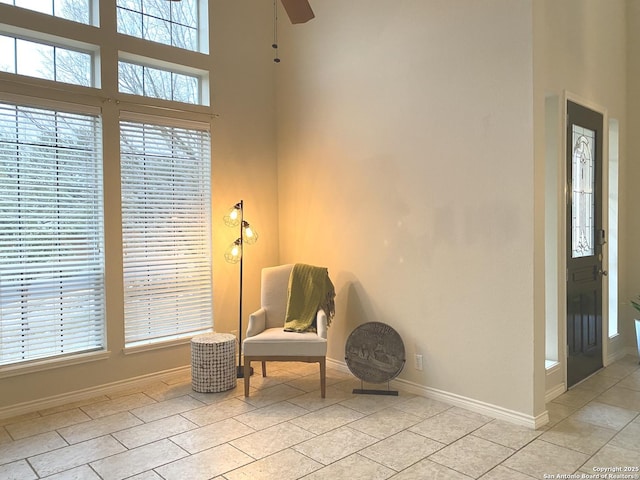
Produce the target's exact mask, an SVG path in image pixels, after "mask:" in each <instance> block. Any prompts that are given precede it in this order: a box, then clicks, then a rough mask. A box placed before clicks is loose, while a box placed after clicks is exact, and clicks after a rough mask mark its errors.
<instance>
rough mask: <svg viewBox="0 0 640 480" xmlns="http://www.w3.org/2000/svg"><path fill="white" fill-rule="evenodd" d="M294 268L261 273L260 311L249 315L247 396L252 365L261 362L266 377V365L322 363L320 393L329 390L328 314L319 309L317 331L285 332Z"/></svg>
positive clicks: (246, 357)
mask: <svg viewBox="0 0 640 480" xmlns="http://www.w3.org/2000/svg"><path fill="white" fill-rule="evenodd" d="M292 270H293V265H281V266H278V267H269V268H264V269H263V270H262V278H261V292H260V305H261V308H260V309H259V310H258V311H256V312H255V313H253V314H251V315H250V316H249V325H248V327H247V336H246V338H245V340H244V341H243V342H242V350H243V353H244V396H245V397H248V396H249V382H250V378H251V374H250V372H251V362H257V361H259V362H262V376H263V377H266V376H267V370H266V362H267V361H277V362H310V363H315V362H317V363H319V364H320V394H321V396H322V398H324V397H325V391H326V356H327V314H326V313H325V312H324V310H322V309H320V310H318V313H317V316H316V329H317V332H304V333H297V332H286V331H284V321H285V314H286V309H287V291H288V287H289V277H290V275H291V271H292Z"/></svg>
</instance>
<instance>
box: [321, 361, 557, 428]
mask: <svg viewBox="0 0 640 480" xmlns="http://www.w3.org/2000/svg"><path fill="white" fill-rule="evenodd" d="M327 363H328V364H330V365H331V366H332V367H334V368H336V369H338V370H341V371H344V372H349V368H348V367H347V366H346V364H345V363H344V362H339V361H337V360H332V359H329V358H327ZM391 384H392V385H393V386H394V388H398V389H401V390H404V391H406V392H409V393H413V394H415V395H420V396H422V397H427V398H432V399H434V400H439V401H441V402H444V403H448V404H450V405H453V406H456V407H461V408H465V409H467V410H471V411H473V412H476V413H480V414H482V415H487V416H489V417H493V418H497V419H499V420H504V421H507V422H510V423H514V424H516V425H521V426H524V427H528V428H533V429H536V428H540V427H542V426H543V425H545V424H547V423H548V422H549V414H548V412H547V411H546V410H545V411H544V412H543V413H542V414H540V415H538V416H537V417H533V416H531V415H526V414H523V413H520V412H516V411H514V410H509V409H507V408H503V407H500V406H498V405H493V404H490V403H486V402H481V401H479V400H475V399H473V398H469V397H464V396H462V395H457V394H455V393H451V392H446V391H443V390H438V389H435V388H431V387H425V386H423V385H418V384H416V383H413V382H409V381H407V380H402V379H395V380H392V381H391Z"/></svg>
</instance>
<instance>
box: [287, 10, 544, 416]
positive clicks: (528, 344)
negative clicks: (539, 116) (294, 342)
mask: <svg viewBox="0 0 640 480" xmlns="http://www.w3.org/2000/svg"><path fill="white" fill-rule="evenodd" d="M314 9H315V11H316V19H314V20H313V21H312V22H309V23H308V24H305V25H302V26H294V27H285V26H282V27H281V29H280V31H281V33H282V35H281V39H280V47H281V50H280V52H281V53H280V56H281V58H282V63H281V64H280V65H279V67H278V78H277V88H278V90H277V91H278V148H279V153H278V167H279V190H278V191H279V197H280V255H281V260H282V261H286V262H295V261H300V262H308V263H316V264H321V265H326V266H328V267H329V270H330V273H331V275H332V278H333V280H334V283H336V287H337V290H338V296H337V316H336V320H335V323H334V325H333V326H332V327H331V329H330V337H329V340H330V344H329V356H330V357H331V358H333V359H335V360H338V361H342V360H343V359H344V343H345V340H346V338H347V336H348V335H349V333H350V332H351V331H352V330H353V328H354V327H356V326H357V325H358V324H361V323H363V322H366V321H382V322H386V323H388V324H390V325H391V326H393V327H394V328H395V329H396V330H397V331H398V332H399V333H400V335H401V336H402V338H403V339H404V342H405V347H406V350H407V355H408V362H407V365H406V367H405V369H404V371H403V372H402V374H401V378H402V379H404V380H407V381H409V382H413V383H415V384H417V385H420V386H424V387H428V388H432V389H437V390H441V391H445V392H449V393H451V394H455V395H461V396H463V397H468V398H471V399H474V400H476V401H479V402H486V403H488V404H491V405H495V406H499V407H501V408H505V409H508V410H513V411H516V412H520V413H522V414H524V415H528V416H536V415H539V414H540V413H541V412H542V410H543V408H544V405H543V404H538V405H535V406H534V391H535V390H536V385H534V382H538V383H543V380H542V381H541V380H540V379H541V378H542V377H540V375H538V379H537V380H534V378H533V372H534V370H535V369H536V368H537V367H539V366H540V365H541V366H542V368H544V365H543V360H544V358H539V360H538V365H537V366H536V365H534V355H535V353H534V345H540V344H542V345H543V343H544V339H543V338H536V337H535V336H534V293H533V292H534V288H533V286H534V283H533V282H534V264H533V262H534V256H533V252H534V223H533V209H534V203H533V200H534V180H533V172H534V164H533V104H532V102H533V60H532V8H531V4H530V2H513V1H511V0H492V1H489V2H477V1H474V0H459V1H456V2H451V1H445V0H441V1H428V2H425V1H423V0H415V1H401V2H397V1H388V0H375V1H374V0H353V1H349V2H344V1H341V0H323V1H322V2H315V3H314ZM538 334H540V331H538ZM538 351H539V352H540V351H543V348H542V350H541V349H539V348H538ZM416 353H419V354H422V355H423V356H424V366H425V368H424V370H423V371H417V370H415V369H414V366H413V358H414V354H416ZM538 355H539V354H538ZM541 389H542V390H543V389H544V387H543V386H538V388H537V390H541ZM539 403H540V402H539Z"/></svg>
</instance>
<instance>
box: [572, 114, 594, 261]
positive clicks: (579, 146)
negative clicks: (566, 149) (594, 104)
mask: <svg viewBox="0 0 640 480" xmlns="http://www.w3.org/2000/svg"><path fill="white" fill-rule="evenodd" d="M595 142H596V135H595V132H594V131H593V130H589V129H588V128H583V127H580V126H578V125H573V155H572V161H571V163H572V192H571V237H572V238H571V256H572V258H579V257H589V256H592V255H593V254H594V246H593V244H594V221H595V220H594V212H595V205H594V199H595V196H594V193H595V192H594V185H595V178H594V177H595V175H594V169H595V164H594V151H595Z"/></svg>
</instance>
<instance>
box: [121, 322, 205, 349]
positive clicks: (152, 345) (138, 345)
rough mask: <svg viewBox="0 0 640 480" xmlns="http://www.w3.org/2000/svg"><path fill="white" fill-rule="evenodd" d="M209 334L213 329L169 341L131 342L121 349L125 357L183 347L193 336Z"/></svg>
mask: <svg viewBox="0 0 640 480" xmlns="http://www.w3.org/2000/svg"><path fill="white" fill-rule="evenodd" d="M211 332H213V327H212V328H207V329H206V330H199V331H197V332H189V333H184V334H181V335H178V336H176V338H172V339H169V340H166V339H165V340H161V341H153V340H142V341H140V342H133V343H132V344H131V345H130V346H127V347H124V348H123V349H122V353H123V354H125V355H132V354H136V353H142V352H148V351H150V350H161V349H164V348H169V347H175V346H177V345H185V344H188V343H191V339H192V338H193V337H194V336H196V335H201V334H203V333H211Z"/></svg>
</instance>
